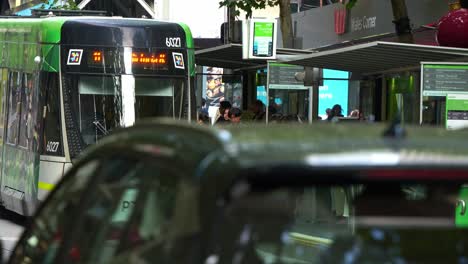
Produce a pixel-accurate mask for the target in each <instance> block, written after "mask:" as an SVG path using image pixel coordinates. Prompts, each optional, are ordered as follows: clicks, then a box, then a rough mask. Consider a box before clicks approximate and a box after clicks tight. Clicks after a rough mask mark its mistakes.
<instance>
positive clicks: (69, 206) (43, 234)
mask: <svg viewBox="0 0 468 264" xmlns="http://www.w3.org/2000/svg"><path fill="white" fill-rule="evenodd" d="M99 164H100V162H99V161H98V160H93V161H90V162H88V163H86V164H84V165H83V166H81V168H79V169H78V170H77V171H76V172H75V173H74V175H70V177H67V178H66V179H67V180H66V181H65V182H64V183H63V184H62V185H60V188H59V189H57V191H56V192H54V193H53V194H52V196H51V197H50V199H48V200H47V204H46V205H45V206H44V207H43V208H42V210H41V211H40V212H39V213H38V215H37V216H36V217H35V218H34V220H33V222H32V225H31V227H30V228H29V229H28V230H26V231H25V232H26V235H25V236H24V237H23V239H22V240H20V242H19V243H18V245H17V247H16V249H15V252H14V253H13V255H12V258H11V263H50V260H52V259H53V258H54V256H55V255H56V254H57V252H58V249H59V247H60V245H61V243H62V241H63V236H64V231H66V230H68V229H70V228H71V226H72V225H73V213H72V212H74V210H75V209H76V208H78V207H79V206H80V199H81V195H82V193H83V190H84V189H85V188H86V186H87V183H88V182H89V179H90V176H91V175H93V174H94V173H95V171H96V169H97V168H98V166H99Z"/></svg>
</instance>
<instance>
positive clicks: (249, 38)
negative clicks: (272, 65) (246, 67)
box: [242, 18, 278, 60]
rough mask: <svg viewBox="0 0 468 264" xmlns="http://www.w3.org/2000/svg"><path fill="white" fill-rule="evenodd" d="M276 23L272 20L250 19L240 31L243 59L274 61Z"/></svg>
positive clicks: (276, 33) (276, 34)
mask: <svg viewBox="0 0 468 264" xmlns="http://www.w3.org/2000/svg"><path fill="white" fill-rule="evenodd" d="M277 28H278V27H277V21H276V20H274V19H259V18H255V19H250V20H247V21H244V24H243V29H242V57H243V59H263V60H274V59H276V39H277V36H278V29H277Z"/></svg>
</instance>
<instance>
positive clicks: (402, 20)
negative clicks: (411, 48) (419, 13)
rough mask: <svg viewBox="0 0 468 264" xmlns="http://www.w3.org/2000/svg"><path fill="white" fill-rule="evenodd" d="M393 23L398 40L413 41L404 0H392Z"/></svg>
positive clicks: (403, 41)
mask: <svg viewBox="0 0 468 264" xmlns="http://www.w3.org/2000/svg"><path fill="white" fill-rule="evenodd" d="M392 9H393V19H394V21H393V23H394V24H395V31H396V33H397V36H398V40H399V42H402V43H414V39H413V33H412V32H411V24H410V20H409V18H408V11H407V10H406V1H405V0H392Z"/></svg>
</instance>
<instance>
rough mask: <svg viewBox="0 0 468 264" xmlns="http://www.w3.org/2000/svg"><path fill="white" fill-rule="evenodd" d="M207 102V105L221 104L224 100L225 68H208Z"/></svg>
mask: <svg viewBox="0 0 468 264" xmlns="http://www.w3.org/2000/svg"><path fill="white" fill-rule="evenodd" d="M206 74H207V75H206V103H207V106H219V103H220V102H221V101H223V100H224V89H225V87H224V83H223V69H222V68H215V67H207V68H206Z"/></svg>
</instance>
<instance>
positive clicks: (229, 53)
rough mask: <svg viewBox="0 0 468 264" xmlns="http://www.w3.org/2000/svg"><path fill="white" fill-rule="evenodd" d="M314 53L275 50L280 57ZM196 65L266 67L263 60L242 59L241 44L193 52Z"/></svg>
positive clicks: (282, 49)
mask: <svg viewBox="0 0 468 264" xmlns="http://www.w3.org/2000/svg"><path fill="white" fill-rule="evenodd" d="M313 52H314V51H310V50H301V49H285V48H277V49H276V54H277V55H278V56H279V57H282V56H294V55H308V54H311V53H313ZM195 61H196V63H197V65H202V66H211V67H217V68H227V69H233V70H243V69H248V68H255V67H262V66H266V64H267V62H266V61H265V60H244V59H243V58H242V44H236V43H229V44H224V45H221V46H216V47H213V48H207V49H202V50H197V51H195Z"/></svg>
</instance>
